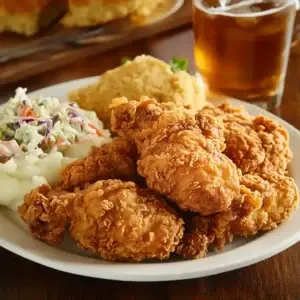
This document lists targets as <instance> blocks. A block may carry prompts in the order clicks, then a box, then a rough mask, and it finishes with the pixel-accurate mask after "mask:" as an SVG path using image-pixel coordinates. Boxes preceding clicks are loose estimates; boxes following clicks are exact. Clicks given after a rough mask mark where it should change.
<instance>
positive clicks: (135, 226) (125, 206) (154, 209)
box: [70, 180, 183, 261]
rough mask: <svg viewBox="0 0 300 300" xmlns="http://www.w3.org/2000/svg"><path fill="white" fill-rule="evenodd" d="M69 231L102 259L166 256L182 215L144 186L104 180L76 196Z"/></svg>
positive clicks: (180, 226)
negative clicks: (143, 187)
mask: <svg viewBox="0 0 300 300" xmlns="http://www.w3.org/2000/svg"><path fill="white" fill-rule="evenodd" d="M70 232H71V235H72V237H73V238H74V239H75V240H76V241H77V242H78V243H79V245H80V246H81V247H83V248H86V249H89V250H91V251H93V252H99V254H100V255H101V257H103V258H104V259H107V260H122V261H141V260H144V259H148V258H158V259H166V258H168V257H169V255H170V253H172V252H173V251H174V250H175V247H176V245H177V244H178V243H179V241H180V239H181V238H182V235H183V221H182V220H181V219H180V218H179V217H178V216H176V215H175V214H174V213H173V211H172V210H171V209H170V208H169V207H168V206H167V204H166V203H165V202H164V201H163V200H162V199H159V198H157V197H156V196H154V195H153V194H152V193H151V192H150V191H149V190H146V189H140V188H138V187H137V186H136V185H135V184H134V183H132V182H127V183H123V182H121V181H118V180H108V181H99V182H97V183H95V184H94V185H90V186H89V187H88V188H87V189H85V190H84V191H83V192H82V193H81V196H80V197H77V198H76V200H75V202H74V206H73V219H72V223H71V228H70Z"/></svg>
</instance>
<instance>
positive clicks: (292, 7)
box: [193, 0, 297, 110]
mask: <svg viewBox="0 0 300 300" xmlns="http://www.w3.org/2000/svg"><path fill="white" fill-rule="evenodd" d="M296 8H297V3H296V1H295V0H258V1H255V0H239V1H236V0H194V5H193V24H194V35H195V61H196V66H197V69H198V72H199V74H200V76H201V78H202V79H203V81H204V83H205V85H206V87H207V88H208V91H209V92H212V93H217V94H221V95H228V96H232V97H236V98H239V99H243V100H247V101H250V102H253V103H256V104H259V105H260V106H263V107H265V108H267V109H269V110H273V109H274V108H276V107H278V106H279V105H280V101H281V97H282V93H283V88H284V80H285V75H286V69H287V64H288V58H289V51H290V46H291V38H292V31H293V25H294V20H295V15H296Z"/></svg>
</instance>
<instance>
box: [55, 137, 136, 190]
mask: <svg viewBox="0 0 300 300" xmlns="http://www.w3.org/2000/svg"><path fill="white" fill-rule="evenodd" d="M135 175H136V148H135V145H134V144H133V143H131V142H129V141H126V140H124V139H121V138H118V137H117V138H115V139H114V140H113V141H112V142H111V143H108V144H105V145H103V146H102V147H100V148H97V147H94V148H93V149H92V150H91V152H90V154H89V155H88V156H87V157H86V158H85V159H79V160H76V161H74V162H73V163H71V164H69V165H68V166H67V167H66V168H65V169H63V171H62V172H61V177H62V182H63V187H64V188H65V189H67V188H70V187H74V186H83V185H84V184H86V183H93V182H95V181H97V180H105V179H115V178H117V179H123V180H133V179H134V178H135Z"/></svg>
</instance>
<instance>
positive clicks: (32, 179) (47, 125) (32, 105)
mask: <svg viewBox="0 0 300 300" xmlns="http://www.w3.org/2000/svg"><path fill="white" fill-rule="evenodd" d="M109 140H110V135H109V132H108V131H107V130H104V129H103V125H102V122H100V121H99V120H98V119H97V118H96V116H95V114H94V113H92V112H87V111H84V110H81V109H79V108H78V106H77V105H76V104H74V103H60V102H59V101H58V99H56V98H51V97H47V98H45V97H38V98H35V99H30V98H29V97H28V96H27V95H26V90H25V89H21V88H19V89H17V92H16V95H15V97H14V98H11V99H10V100H9V101H8V102H7V103H6V104H5V105H4V106H3V107H2V108H1V110H0V183H1V194H0V205H3V206H7V207H9V208H11V209H17V208H18V206H19V205H20V204H21V203H22V201H23V197H24V195H25V194H26V193H28V192H30V191H31V190H32V189H33V188H35V187H37V186H39V185H41V184H46V183H49V184H56V183H58V181H59V173H60V171H61V169H62V168H63V167H64V166H65V165H66V164H68V163H70V162H71V161H72V160H74V159H78V158H82V157H84V156H86V155H87V154H88V152H89V150H90V148H91V147H92V146H100V145H103V144H104V143H106V142H108V141H109Z"/></svg>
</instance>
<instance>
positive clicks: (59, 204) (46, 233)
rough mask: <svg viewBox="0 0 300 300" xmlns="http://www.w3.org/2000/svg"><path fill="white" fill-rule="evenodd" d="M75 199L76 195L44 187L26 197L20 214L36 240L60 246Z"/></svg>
mask: <svg viewBox="0 0 300 300" xmlns="http://www.w3.org/2000/svg"><path fill="white" fill-rule="evenodd" d="M74 199H75V193H68V192H67V191H64V190H61V189H60V188H58V189H52V188H51V187H50V186H48V185H42V186H40V187H38V188H36V189H34V190H32V191H31V192H30V193H29V194H27V195H26V196H25V198H24V202H23V204H22V205H21V206H20V207H19V214H20V216H21V218H22V219H23V221H24V222H25V223H26V225H27V226H28V227H29V229H30V231H31V233H32V235H33V236H34V237H35V238H37V239H40V240H42V241H45V242H47V243H49V244H53V245H58V244H60V243H61V242H62V241H63V236H64V232H65V230H66V228H67V226H68V223H69V221H68V220H69V217H68V215H69V214H70V211H71V204H72V202H73V201H74Z"/></svg>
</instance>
